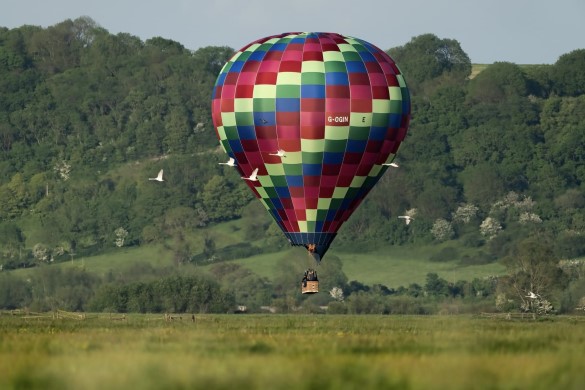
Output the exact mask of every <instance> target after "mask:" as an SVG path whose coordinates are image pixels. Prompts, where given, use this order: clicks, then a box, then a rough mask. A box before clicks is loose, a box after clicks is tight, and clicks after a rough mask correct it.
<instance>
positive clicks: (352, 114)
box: [212, 32, 410, 258]
mask: <svg viewBox="0 0 585 390" xmlns="http://www.w3.org/2000/svg"><path fill="white" fill-rule="evenodd" d="M212 116H213V123H214V125H215V128H216V131H217V135H218V137H219V140H220V143H221V146H222V147H223V149H224V150H225V152H226V153H227V154H228V155H229V157H232V158H234V159H235V161H236V164H237V166H236V169H238V170H239V173H240V174H241V176H242V177H250V175H252V174H253V172H254V171H255V170H256V169H257V181H253V180H246V183H247V184H248V185H249V186H250V188H251V190H252V191H253V192H254V194H255V195H256V197H257V198H258V199H259V200H260V201H261V202H262V204H263V205H264V206H265V207H266V209H267V210H268V212H269V213H270V214H271V215H272V217H273V218H274V219H275V221H276V222H277V223H278V225H279V226H280V228H281V229H282V231H283V232H284V234H285V235H286V236H287V238H288V239H289V241H290V242H291V244H292V245H303V246H305V247H307V248H308V249H309V251H311V252H313V253H314V254H316V255H318V258H320V257H322V256H323V255H324V254H325V252H326V251H327V249H328V248H329V245H330V244H331V242H332V241H333V239H334V238H335V235H336V233H337V231H338V230H339V228H340V227H341V225H342V224H343V222H344V221H346V220H347V219H348V218H349V217H350V215H351V214H352V212H353V211H354V210H355V209H356V207H358V206H359V204H360V203H361V201H362V200H363V199H364V197H365V196H366V195H367V194H368V192H369V191H370V190H371V189H372V187H373V186H374V185H375V184H376V182H377V181H378V180H379V179H380V177H381V176H382V175H383V174H384V172H385V171H386V169H388V167H387V166H385V165H382V164H384V163H387V162H390V161H392V160H393V158H394V156H395V154H396V152H397V150H398V147H399V146H400V143H401V142H402V140H403V139H404V137H405V136H406V132H407V129H408V124H409V120H410V96H409V92H408V89H407V86H406V83H405V81H404V78H403V76H402V74H401V73H400V70H399V69H398V67H397V66H396V64H395V63H394V61H393V60H392V58H390V57H389V56H388V54H386V53H385V52H384V51H382V50H380V49H379V48H377V47H376V46H374V45H372V44H370V43H368V42H365V41H363V40H361V39H357V38H352V37H347V36H343V35H339V34H334V33H306V32H305V33H285V34H280V35H274V36H270V37H267V38H262V39H259V40H257V41H255V42H252V43H251V44H249V45H247V46H245V47H244V48H242V49H241V50H239V51H238V52H236V53H235V54H234V56H233V57H232V58H231V59H230V60H229V61H228V62H227V63H226V64H225V66H224V67H223V69H222V70H221V72H220V74H219V76H218V78H217V81H216V84H215V87H214V90H213V97H212Z"/></svg>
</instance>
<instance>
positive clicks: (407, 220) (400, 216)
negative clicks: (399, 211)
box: [398, 215, 414, 225]
mask: <svg viewBox="0 0 585 390" xmlns="http://www.w3.org/2000/svg"><path fill="white" fill-rule="evenodd" d="M398 218H402V219H404V222H406V224H407V225H408V224H409V223H410V221H412V220H413V219H414V218H412V217H411V216H409V215H399V216H398Z"/></svg>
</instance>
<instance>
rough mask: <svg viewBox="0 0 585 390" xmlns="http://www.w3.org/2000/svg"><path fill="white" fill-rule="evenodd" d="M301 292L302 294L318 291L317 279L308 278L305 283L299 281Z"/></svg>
mask: <svg viewBox="0 0 585 390" xmlns="http://www.w3.org/2000/svg"><path fill="white" fill-rule="evenodd" d="M301 292H302V293H303V294H315V293H318V292H319V281H318V280H308V281H307V284H306V285H305V283H301Z"/></svg>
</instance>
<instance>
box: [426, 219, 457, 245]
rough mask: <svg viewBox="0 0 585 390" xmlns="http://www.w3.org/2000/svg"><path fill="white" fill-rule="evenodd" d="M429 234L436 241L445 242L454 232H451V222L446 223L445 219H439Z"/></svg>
mask: <svg viewBox="0 0 585 390" xmlns="http://www.w3.org/2000/svg"><path fill="white" fill-rule="evenodd" d="M431 234H432V235H433V237H435V239H436V240H438V241H445V240H448V239H450V238H452V237H453V235H454V234H455V231H454V230H453V226H452V225H451V222H449V221H447V220H446V219H443V218H439V219H437V220H436V221H435V223H434V224H433V227H432V228H431Z"/></svg>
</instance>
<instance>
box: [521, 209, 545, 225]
mask: <svg viewBox="0 0 585 390" xmlns="http://www.w3.org/2000/svg"><path fill="white" fill-rule="evenodd" d="M519 221H520V223H522V224H526V223H542V219H540V217H539V216H538V215H537V214H534V213H530V212H528V211H526V212H524V213H522V214H520V218H519Z"/></svg>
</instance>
